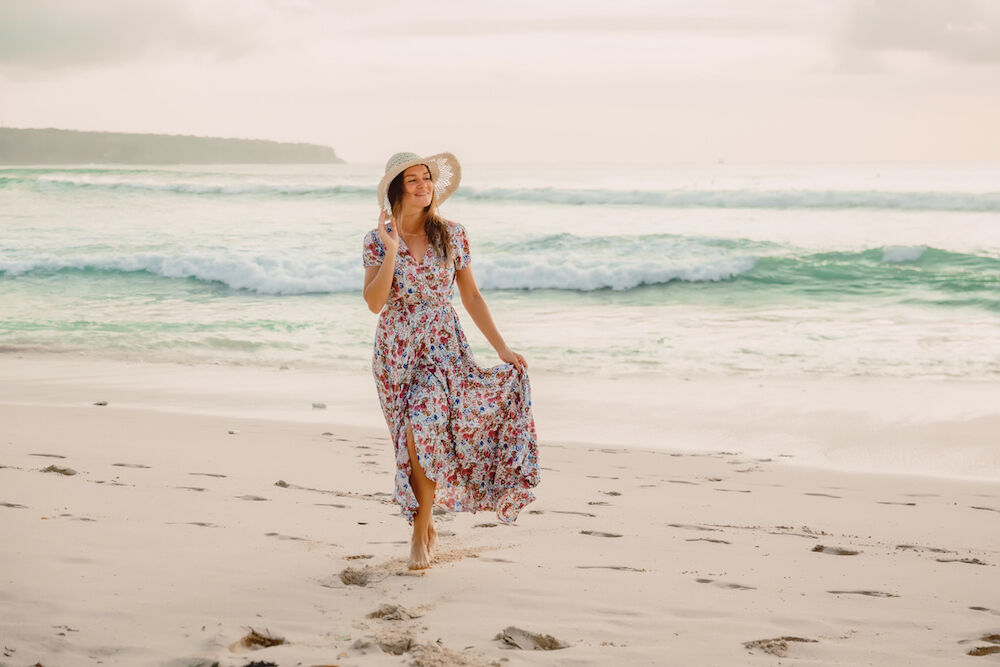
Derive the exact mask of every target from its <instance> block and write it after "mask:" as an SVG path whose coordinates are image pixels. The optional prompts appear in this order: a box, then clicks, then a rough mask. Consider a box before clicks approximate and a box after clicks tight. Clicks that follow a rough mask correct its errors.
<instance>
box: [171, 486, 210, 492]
mask: <svg viewBox="0 0 1000 667" xmlns="http://www.w3.org/2000/svg"><path fill="white" fill-rule="evenodd" d="M174 488H175V489H184V490H185V491H206V490H207V489H204V488H202V487H200V486H175V487H174Z"/></svg>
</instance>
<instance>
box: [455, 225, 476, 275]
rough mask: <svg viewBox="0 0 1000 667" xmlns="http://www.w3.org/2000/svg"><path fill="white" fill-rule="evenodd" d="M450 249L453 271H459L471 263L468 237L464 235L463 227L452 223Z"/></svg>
mask: <svg viewBox="0 0 1000 667" xmlns="http://www.w3.org/2000/svg"><path fill="white" fill-rule="evenodd" d="M451 248H452V253H453V254H454V256H455V270H456V271H461V270H462V269H464V268H467V267H468V266H469V264H471V263H472V255H471V254H470V253H469V237H468V236H467V235H466V234H465V227H463V226H462V225H459V224H457V223H453V225H452V228H451Z"/></svg>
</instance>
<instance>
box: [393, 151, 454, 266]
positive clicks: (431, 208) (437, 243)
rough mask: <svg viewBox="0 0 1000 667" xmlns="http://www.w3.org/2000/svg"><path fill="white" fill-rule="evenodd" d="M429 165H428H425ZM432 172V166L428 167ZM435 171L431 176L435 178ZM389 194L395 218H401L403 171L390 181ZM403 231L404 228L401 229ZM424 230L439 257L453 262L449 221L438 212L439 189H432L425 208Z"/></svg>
mask: <svg viewBox="0 0 1000 667" xmlns="http://www.w3.org/2000/svg"><path fill="white" fill-rule="evenodd" d="M424 166H425V167H427V165H424ZM427 171H428V172H430V167H427ZM433 176H434V175H433V173H432V174H431V178H433ZM386 194H387V195H388V196H389V206H391V207H392V218H393V220H401V219H402V212H403V172H402V171H401V172H399V173H398V174H397V175H396V178H394V179H392V182H391V183H389V188H388V191H387V193H386ZM400 232H401V233H402V229H400ZM424 232H425V233H426V234H427V240H428V241H429V242H430V244H431V247H432V248H434V252H435V253H437V255H438V256H439V257H443V258H444V260H445V261H446V262H451V261H452V260H453V259H454V257H453V256H452V255H453V253H452V251H451V233H450V232H449V231H448V221H447V220H445V219H444V218H442V217H441V216H440V215H438V213H437V189H436V188H434V189H432V190H431V203H430V204H429V205H427V206H426V207H425V208H424Z"/></svg>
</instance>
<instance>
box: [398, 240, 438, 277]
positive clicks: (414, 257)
mask: <svg viewBox="0 0 1000 667" xmlns="http://www.w3.org/2000/svg"><path fill="white" fill-rule="evenodd" d="M399 242H400V243H402V244H403V245H404V246H406V254H407V255H409V256H410V259H412V260H413V263H414V264H416V266H417V268H418V269H419V268H423V266H424V265H425V264H426V263H427V253H428V252H430V249H431V244H430V243H428V244H427V250H425V251H424V256H423V257H421V258H420V261H419V262H418V261H417V258H416V256H415V255H414V254H413V253H412V252H410V244H409V243H407V242H406V239H404V238H403V235H402V234H400V235H399Z"/></svg>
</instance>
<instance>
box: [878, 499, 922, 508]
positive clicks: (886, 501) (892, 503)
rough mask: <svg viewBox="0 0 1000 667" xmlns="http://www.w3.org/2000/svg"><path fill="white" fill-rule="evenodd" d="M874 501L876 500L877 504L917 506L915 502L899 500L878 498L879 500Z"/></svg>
mask: <svg viewBox="0 0 1000 667" xmlns="http://www.w3.org/2000/svg"><path fill="white" fill-rule="evenodd" d="M876 502H878V504H879V505H902V506H903V507H916V506H917V504H916V503H899V502H893V501H891V500H879V501H876Z"/></svg>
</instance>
